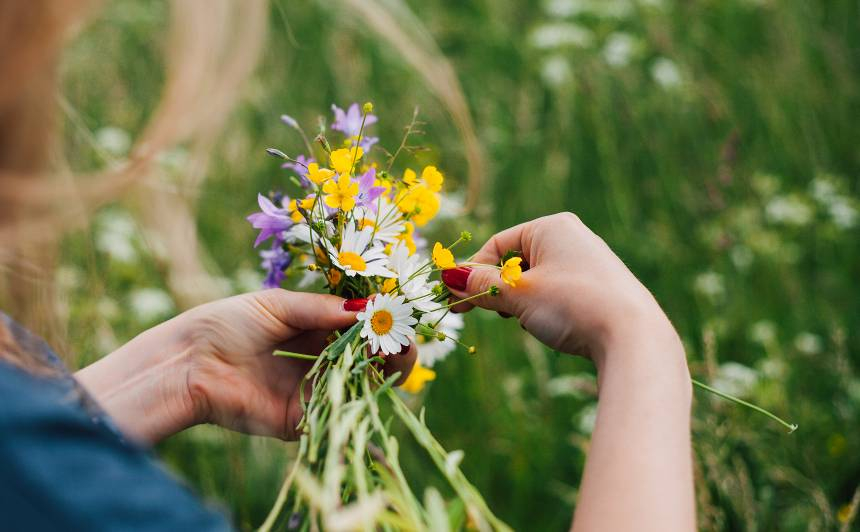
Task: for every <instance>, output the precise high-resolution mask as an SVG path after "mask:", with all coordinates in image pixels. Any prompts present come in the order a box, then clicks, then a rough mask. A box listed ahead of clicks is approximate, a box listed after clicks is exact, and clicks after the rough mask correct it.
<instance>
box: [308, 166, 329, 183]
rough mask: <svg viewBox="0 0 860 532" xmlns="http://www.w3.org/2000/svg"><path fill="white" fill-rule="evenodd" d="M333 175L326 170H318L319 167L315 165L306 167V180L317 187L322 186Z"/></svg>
mask: <svg viewBox="0 0 860 532" xmlns="http://www.w3.org/2000/svg"><path fill="white" fill-rule="evenodd" d="M333 175H334V171H333V170H329V169H328V168H320V165H318V164H317V163H311V164H309V165H308V173H307V178H308V179H310V180H311V181H313V182H314V183H316V184H317V185H322V184H323V183H325V182H326V181H328V180H329V179H331V177H332V176H333Z"/></svg>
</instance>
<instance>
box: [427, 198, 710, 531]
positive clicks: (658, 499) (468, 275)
mask: <svg viewBox="0 0 860 532" xmlns="http://www.w3.org/2000/svg"><path fill="white" fill-rule="evenodd" d="M510 250H517V251H522V253H523V258H524V259H525V260H526V261H528V263H529V265H530V269H529V270H528V271H526V272H524V273H523V275H522V278H521V280H520V281H519V282H518V283H517V285H516V287H510V286H507V285H503V284H501V283H500V279H499V272H498V271H497V270H495V269H493V268H486V267H480V266H476V267H474V268H472V269H462V268H460V269H456V270H446V271H445V272H444V273H443V280H444V281H445V284H447V285H448V287H449V288H451V289H452V292H453V293H454V294H455V295H457V296H460V297H467V296H471V295H474V294H480V293H482V292H484V291H485V290H487V289H488V288H489V287H490V286H492V285H498V286H499V288H500V289H501V291H500V293H499V295H498V296H495V297H492V296H482V297H479V298H476V299H473V300H471V301H470V303H462V304H460V305H458V306H457V307H455V308H456V309H458V310H461V311H462V310H468V309H469V308H470V307H471V306H472V305H471V304H472V303H473V304H476V305H478V306H482V307H485V308H489V309H492V310H496V311H499V312H500V313H505V314H510V315H513V316H516V317H517V318H518V319H519V320H520V323H521V324H522V326H523V327H524V328H525V329H526V330H528V331H529V332H531V333H532V334H534V335H535V336H536V337H537V338H538V339H540V340H542V341H543V342H544V343H546V344H547V345H550V346H552V347H554V348H555V349H559V350H561V351H566V352H568V353H577V354H584V355H587V356H590V357H591V358H592V359H593V360H594V362H595V364H596V365H597V370H598V375H597V377H598V388H599V396H600V398H599V403H598V409H597V421H596V424H595V428H594V432H593V435H592V440H591V445H590V450H589V454H588V459H587V460H586V465H585V474H584V475H583V479H582V485H581V486H580V491H579V498H578V501H577V505H576V516H575V518H574V523H573V529H574V530H655V531H657V530H659V531H669V530H671V531H687V530H694V529H695V504H694V500H693V473H692V460H691V454H692V451H691V448H690V401H691V397H690V396H691V389H690V388H691V383H690V375H689V372H688V370H687V363H686V359H685V356H684V349H683V346H682V345H681V342H680V340H679V338H678V335H677V334H676V333H675V330H674V329H673V327H672V325H671V323H670V322H669V319H668V318H667V317H666V315H665V314H664V313H663V311H662V310H661V309H660V306H659V305H658V304H657V302H656V301H655V300H654V298H653V297H652V296H651V294H650V293H649V292H648V290H647V289H646V288H645V287H644V286H643V285H642V283H640V282H639V281H638V280H637V279H636V277H634V276H633V274H632V273H631V272H630V270H628V269H627V267H626V266H624V263H623V262H621V260H620V259H619V258H618V257H617V256H615V254H614V253H612V251H611V250H610V249H609V247H608V246H607V245H606V244H605V243H604V242H603V240H601V239H600V238H599V237H598V236H597V235H595V234H594V233H592V232H591V231H590V230H589V229H588V228H587V227H586V226H585V225H584V224H583V223H582V222H581V221H580V220H579V218H577V217H576V216H574V215H572V214H569V213H568V214H556V215H554V216H548V217H546V218H540V219H538V220H535V221H532V222H528V223H525V224H522V225H518V226H516V227H513V228H511V229H508V230H506V231H502V232H501V233H499V234H497V235H496V236H494V237H493V238H491V239H490V240H489V241H488V242H487V243H486V244H485V245H484V247H483V248H481V250H480V251H479V252H478V253H477V254H476V255H475V257H474V259H473V261H474V262H476V263H482V264H491V265H497V264H499V261H500V259H501V257H503V256H504V254H505V253H507V252H508V251H510Z"/></svg>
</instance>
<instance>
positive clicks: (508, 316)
mask: <svg viewBox="0 0 860 532" xmlns="http://www.w3.org/2000/svg"><path fill="white" fill-rule="evenodd" d="M497 314H498V315H499V316H501V317H503V318H504V319H508V318H513V316H512V315H511V314H508V313H507V312H498V313H497Z"/></svg>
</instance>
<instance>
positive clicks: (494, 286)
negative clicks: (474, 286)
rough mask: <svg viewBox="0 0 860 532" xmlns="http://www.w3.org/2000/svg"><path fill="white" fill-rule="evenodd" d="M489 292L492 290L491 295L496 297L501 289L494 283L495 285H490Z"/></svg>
mask: <svg viewBox="0 0 860 532" xmlns="http://www.w3.org/2000/svg"><path fill="white" fill-rule="evenodd" d="M489 292H490V295H491V296H493V297H496V296H497V295H499V292H500V290H499V287H498V286H496V285H493V286H491V287H490V290H489Z"/></svg>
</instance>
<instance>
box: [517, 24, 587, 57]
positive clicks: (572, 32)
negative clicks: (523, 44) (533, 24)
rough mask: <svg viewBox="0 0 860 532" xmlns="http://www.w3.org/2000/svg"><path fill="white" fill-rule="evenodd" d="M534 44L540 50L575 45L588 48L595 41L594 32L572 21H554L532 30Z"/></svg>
mask: <svg viewBox="0 0 860 532" xmlns="http://www.w3.org/2000/svg"><path fill="white" fill-rule="evenodd" d="M529 40H530V41H531V44H532V46H534V47H535V48H537V49H539V50H549V49H553V48H562V47H567V46H573V47H578V48H586V47H588V46H591V43H592V42H593V41H594V34H593V33H592V32H591V30H589V29H588V28H585V27H583V26H580V25H579V24H574V23H572V22H553V23H549V24H542V25H540V26H538V27H537V28H535V29H534V30H532V33H531V35H530V36H529Z"/></svg>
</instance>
